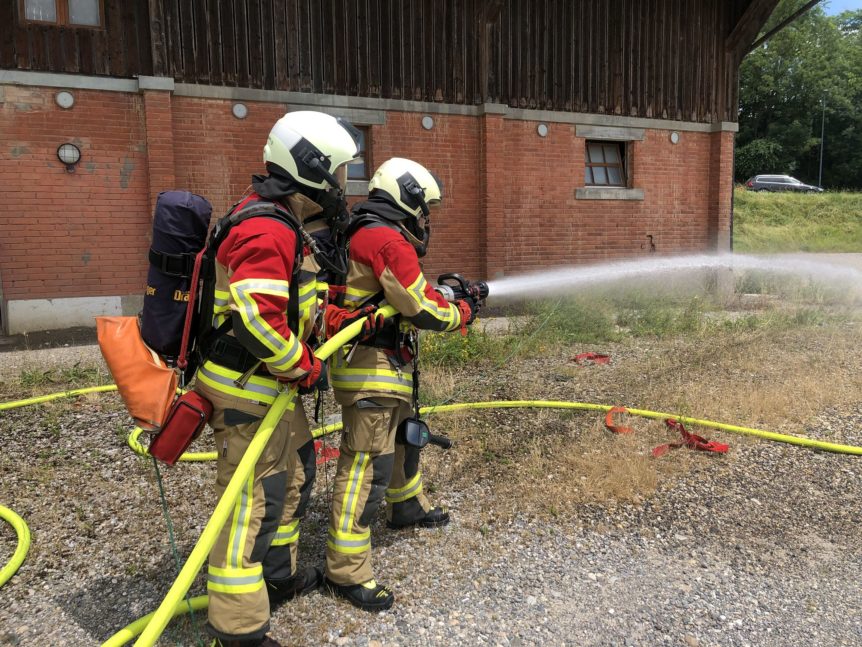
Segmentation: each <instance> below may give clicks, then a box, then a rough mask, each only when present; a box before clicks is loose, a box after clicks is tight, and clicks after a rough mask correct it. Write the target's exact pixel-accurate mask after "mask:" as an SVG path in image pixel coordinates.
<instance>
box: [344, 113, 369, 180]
mask: <svg viewBox="0 0 862 647" xmlns="http://www.w3.org/2000/svg"><path fill="white" fill-rule="evenodd" d="M356 129H357V130H358V131H359V154H360V155H361V156H362V157H361V158H360V159H358V160H357V161H356V162H354V163H353V164H348V165H347V179H348V180H369V179H371V178H370V176H369V175H368V169H370V168H371V152H370V150H369V144H370V143H371V129H370V128H369V127H368V126H356Z"/></svg>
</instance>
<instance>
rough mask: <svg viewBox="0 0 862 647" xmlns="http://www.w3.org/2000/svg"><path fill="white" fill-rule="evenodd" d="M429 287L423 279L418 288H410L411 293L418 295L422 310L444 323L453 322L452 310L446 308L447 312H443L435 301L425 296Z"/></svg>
mask: <svg viewBox="0 0 862 647" xmlns="http://www.w3.org/2000/svg"><path fill="white" fill-rule="evenodd" d="M427 285H428V281H426V280H425V279H422V280H421V281H419V284H418V285H417V286H416V287H414V288H410V291H411V292H412V293H413V294H414V295H416V299H417V300H418V301H419V305H420V306H421V307H422V308H424V309H425V310H427V311H429V312H431V313H432V314H434V315H435V316H437V317H439V318H440V319H442V320H443V321H451V320H452V309H451V308H450V307H449V306H446V310H441V309H440V306H438V305H437V304H436V303H435V302H434V301H432V300H431V299H429V298H428V297H426V296H425V286H427Z"/></svg>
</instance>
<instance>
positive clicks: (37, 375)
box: [18, 362, 108, 389]
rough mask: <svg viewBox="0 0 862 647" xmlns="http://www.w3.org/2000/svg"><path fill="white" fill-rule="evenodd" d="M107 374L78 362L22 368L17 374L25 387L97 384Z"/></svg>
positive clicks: (74, 386)
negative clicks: (47, 366)
mask: <svg viewBox="0 0 862 647" xmlns="http://www.w3.org/2000/svg"><path fill="white" fill-rule="evenodd" d="M107 377H108V375H107V374H106V373H105V372H104V371H103V370H102V369H101V368H99V367H98V366H82V365H81V364H80V362H78V363H76V364H74V365H73V366H65V367H62V368H52V369H48V370H41V369H23V370H22V371H21V373H20V374H19V376H18V380H19V382H20V383H21V386H22V387H24V388H27V389H37V388H40V387H46V386H52V387H56V386H58V385H61V386H66V387H69V388H82V387H87V386H99V385H101V384H104V383H105V382H106V378H107Z"/></svg>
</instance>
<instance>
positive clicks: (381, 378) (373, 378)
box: [331, 367, 413, 395]
mask: <svg viewBox="0 0 862 647" xmlns="http://www.w3.org/2000/svg"><path fill="white" fill-rule="evenodd" d="M331 384H332V388H334V389H340V390H342V391H390V392H393V393H405V394H408V395H409V394H411V393H413V376H412V375H411V374H410V373H409V372H403V371H402V373H401V374H400V375H399V374H398V373H397V372H396V371H390V370H387V369H373V368H340V367H333V369H332V373H331Z"/></svg>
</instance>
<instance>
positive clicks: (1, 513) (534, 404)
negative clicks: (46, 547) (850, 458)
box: [0, 306, 862, 647]
mask: <svg viewBox="0 0 862 647" xmlns="http://www.w3.org/2000/svg"><path fill="white" fill-rule="evenodd" d="M394 312H395V310H394V309H393V308H392V307H391V306H386V307H385V308H382V309H381V310H380V311H379V314H383V315H384V316H391V315H392V314H393V313H394ZM362 324H363V322H362V321H358V322H355V323H353V324H351V325H350V326H348V327H347V328H346V329H345V330H343V331H341V332H340V333H339V334H338V335H336V336H335V337H333V338H332V339H331V340H329V341H328V342H327V343H326V344H324V345H323V346H321V347H320V348H319V349H318V350H317V352H316V355H317V356H318V357H319V358H320V359H326V358H327V357H329V356H330V355H331V354H332V353H334V352H335V351H336V350H337V349H338V348H340V347H342V346H343V345H344V344H346V343H347V342H349V341H350V340H351V339H352V338H353V337H355V336H356V334H358V333H359V332H360V329H361V327H362ZM115 389H116V386H114V385H109V386H99V387H90V388H86V389H75V390H72V391H64V392H62V393H55V394H51V395H46V396H40V397H36V398H30V399H27V400H19V401H16V402H6V403H2V404H0V411H2V410H6V409H12V408H15V407H23V406H27V405H31V404H39V403H41V402H47V401H49V400H55V399H58V398H63V397H72V396H76V395H83V394H85V393H93V392H105V391H112V390H115ZM294 394H295V391H294V390H293V389H290V390H287V391H285V392H284V393H282V394H280V395H279V396H278V397H277V398H276V400H275V402H274V403H273V404H272V406H271V407H270V410H269V411H268V412H267V415H266V416H265V417H264V419H263V421H262V423H261V426H260V428H259V429H258V432H257V434H255V437H254V439H253V440H252V442H251V444H250V445H249V447H248V449H247V450H246V453H245V455H244V456H243V458H242V460H241V461H240V463H239V465H238V466H237V469H236V471H235V473H234V476H233V478H232V479H231V481H230V483H228V486H227V488H226V489H225V492H224V494H223V495H222V498H221V499H220V500H219V502H218V505H217V506H216V509H215V511H214V512H213V514H212V516H211V517H210V520H209V522H208V523H207V525H206V527H205V528H204V531H203V532H202V533H201V536H200V538H199V539H198V542H197V544H196V545H195V547H194V549H193V550H192V553H191V555H189V558H188V559H187V560H186V563H185V565H184V566H183V568H182V570H181V571H180V574H179V576H178V577H177V579H176V580H175V581H174V584H173V585H172V586H171V588H170V590H169V591H168V594H167V595H166V596H165V598H164V600H163V601H162V603H161V605H160V606H159V608H158V609H156V611H154V612H153V613H150V614H148V615H147V616H144V617H143V618H140V619H138V620H136V621H135V622H133V623H131V624H130V625H128V626H127V627H124V628H123V629H122V630H120V631H119V632H117V633H116V634H114V635H113V636H111V638H109V639H108V640H107V641H106V642H105V643H104V645H103V647H116V646H118V645H124V644H126V643H127V642H128V641H129V640H131V639H132V638H134V637H135V636H137V635H140V638H139V639H138V641H137V642H136V643H135V645H136V647H137V646H138V645H142V646H151V645H153V644H155V642H156V640H158V638H159V636H160V635H161V634H162V632H163V631H164V628H165V627H166V626H167V623H168V622H169V621H170V620H171V619H172V618H174V617H176V616H178V615H182V614H183V613H187V612H188V610H189V604H188V602H186V601H185V600H183V597H184V596H185V594H186V593H187V591H188V589H189V587H190V586H191V584H192V582H193V581H194V579H195V577H196V576H197V573H198V572H199V571H200V569H201V567H202V566H203V563H204V561H205V559H206V557H207V555H208V554H209V551H210V550H211V548H212V545H213V544H214V543H215V539H216V537H217V535H218V532H219V531H220V529H221V527H222V526H223V525H224V523H225V522H226V521H227V518H228V516H229V514H230V511H231V509H232V506H233V502H234V500H235V499H236V498H237V496H238V495H239V491H240V489H241V487H242V483H243V482H244V481H245V480H246V478H248V475H249V474H250V473H251V470H252V469H253V468H254V465H255V464H256V463H257V460H258V458H259V457H260V454H261V453H262V452H263V449H264V447H266V443H267V442H268V441H269V438H270V436H271V435H272V433H273V431H274V429H275V427H276V426H277V424H278V422H279V420H280V419H281V417H282V415H283V414H284V412H285V410H286V408H287V406H288V404H289V403H290V401H291V399H292V398H293V396H294ZM514 408H542V409H578V410H587V411H604V412H607V411H609V410H610V409H611V408H612V406H611V405H604V404H593V403H587V402H565V401H554V400H492V401H487V402H464V403H458V404H446V405H434V406H427V407H423V408H422V409H421V411H422V413H424V414H428V415H432V414H435V413H446V412H452V411H462V410H467V409H514ZM627 411H628V413H630V414H631V415H635V416H640V417H644V418H651V419H665V418H671V419H673V420H678V421H680V422H683V423H684V424H689V425H698V426H701V427H710V428H713V429H719V430H722V431H727V432H730V433H736V434H742V435H746V436H754V437H757V438H763V439H766V440H772V441H777V442H784V443H789V444H792V445H797V446H801V447H807V448H810V449H816V450H821V451H829V452H836V453H842V454H851V455H856V456H862V447H859V446H854V445H842V444H837V443H830V442H825V441H819V440H813V439H810V438H806V437H802V436H791V435H787V434H778V433H774V432H770V431H764V430H761V429H754V428H750V427H741V426H737V425H728V424H724V423H720V422H714V421H711V420H703V419H698V418H688V417H684V416H678V415H675V414H670V413H662V412H658V411H648V410H644V409H628V410H627ZM340 429H341V423H337V424H333V425H327V426H324V427H320V428H318V429H315V430H314V431H313V432H312V435H313V436H314V437H315V438H318V437H320V436H323V435H325V434H328V433H332V432H334V431H338V430H340ZM141 433H142V432H141V430H140V429H139V428H136V429H135V430H134V431H133V432H132V433H131V434H130V436H129V439H128V443H129V446H130V447H131V448H132V449H133V450H134V451H135V452H136V453H138V454H141V455H149V454H148V452H147V449H146V448H145V447H144V446H143V445H141V443H140V442H139V441H138V437H139V436H140V434H141ZM215 458H216V453H215V452H200V453H194V452H189V453H186V454H183V456H182V457H181V458H180V460H184V461H206V460H215ZM0 518H3V519H5V520H6V521H8V522H9V523H11V524H12V525H13V527H14V528H15V530H16V531H17V533H18V538H19V544H18V548H17V549H16V551H15V554H14V555H13V557H12V560H11V561H10V562H9V564H7V565H6V566H5V567H4V568H3V569H2V570H0V586H2V585H3V584H4V583H5V582H6V581H7V580H8V579H9V578H10V577H11V576H12V575H13V574H14V573H15V572H16V571H17V569H18V568H19V567H20V565H21V563H22V562H23V561H24V557H25V556H26V553H27V550H28V548H29V544H30V533H29V530H28V528H27V525H26V523H24V521H23V519H21V517H19V516H18V515H17V514H15V513H14V512H12V511H11V510H9V509H8V508H5V507H3V506H0ZM191 605H192V608H193V609H194V610H196V611H197V610H200V609H205V608H206V607H207V605H208V597H207V596H205V595H203V596H198V597H195V598H192V599H191Z"/></svg>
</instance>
